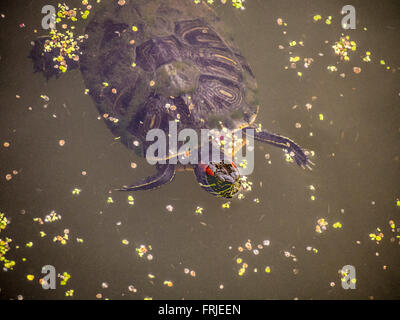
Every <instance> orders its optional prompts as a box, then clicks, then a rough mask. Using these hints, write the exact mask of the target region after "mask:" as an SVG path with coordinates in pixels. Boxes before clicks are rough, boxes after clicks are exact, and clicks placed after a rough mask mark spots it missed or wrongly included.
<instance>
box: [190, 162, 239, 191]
mask: <svg viewBox="0 0 400 320" xmlns="http://www.w3.org/2000/svg"><path fill="white" fill-rule="evenodd" d="M195 174H196V177H197V180H198V182H199V184H200V186H201V187H202V188H203V189H205V190H206V191H207V192H210V193H211V194H213V195H216V196H218V197H224V198H232V197H233V196H234V195H235V194H237V193H238V192H239V191H240V189H241V180H240V174H239V170H238V169H237V167H236V165H235V164H234V163H233V162H229V163H227V162H224V161H221V162H218V163H214V162H210V163H209V164H208V165H206V164H200V165H198V166H197V167H196V168H195Z"/></svg>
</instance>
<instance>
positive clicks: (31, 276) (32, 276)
mask: <svg viewBox="0 0 400 320" xmlns="http://www.w3.org/2000/svg"><path fill="white" fill-rule="evenodd" d="M26 278H27V279H28V280H29V281H32V280H33V279H35V276H34V275H32V274H28V275H27V276H26Z"/></svg>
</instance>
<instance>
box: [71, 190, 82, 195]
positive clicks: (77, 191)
mask: <svg viewBox="0 0 400 320" xmlns="http://www.w3.org/2000/svg"><path fill="white" fill-rule="evenodd" d="M81 191H82V190H81V189H78V188H75V189H74V190H72V194H73V195H79V194H80V193H81Z"/></svg>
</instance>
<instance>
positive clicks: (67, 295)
mask: <svg viewBox="0 0 400 320" xmlns="http://www.w3.org/2000/svg"><path fill="white" fill-rule="evenodd" d="M65 296H66V297H73V296H74V290H73V289H71V290H68V291H66V292H65Z"/></svg>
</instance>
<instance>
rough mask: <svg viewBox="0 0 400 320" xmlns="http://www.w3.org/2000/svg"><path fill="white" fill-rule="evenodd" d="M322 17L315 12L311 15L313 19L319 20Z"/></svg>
mask: <svg viewBox="0 0 400 320" xmlns="http://www.w3.org/2000/svg"><path fill="white" fill-rule="evenodd" d="M321 19H322V17H321V15H319V14H316V15H315V16H314V17H313V20H314V21H319V20H321Z"/></svg>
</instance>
